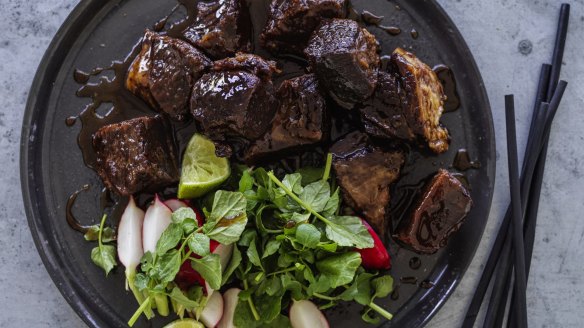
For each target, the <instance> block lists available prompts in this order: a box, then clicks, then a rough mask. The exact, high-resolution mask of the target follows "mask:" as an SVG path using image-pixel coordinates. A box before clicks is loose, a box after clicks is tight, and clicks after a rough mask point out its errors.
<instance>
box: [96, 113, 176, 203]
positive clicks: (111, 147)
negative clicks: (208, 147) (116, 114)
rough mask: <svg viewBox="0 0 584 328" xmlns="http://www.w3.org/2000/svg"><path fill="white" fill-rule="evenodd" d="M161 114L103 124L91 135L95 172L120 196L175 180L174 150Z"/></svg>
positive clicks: (169, 133) (160, 186)
mask: <svg viewBox="0 0 584 328" xmlns="http://www.w3.org/2000/svg"><path fill="white" fill-rule="evenodd" d="M171 136H172V134H171V132H170V131H169V129H167V127H166V123H165V122H164V119H163V118H162V117H161V116H156V117H139V118H135V119H131V120H127V121H123V122H121V123H115V124H110V125H106V126H104V127H102V128H100V129H99V130H98V131H97V132H96V133H95V134H94V136H93V148H94V150H95V152H96V154H97V162H96V167H95V168H96V171H97V173H98V174H99V176H100V177H101V178H102V180H103V182H104V184H105V185H106V187H107V188H108V189H110V190H112V191H114V192H116V193H118V194H120V195H122V196H129V195H132V194H134V193H137V192H140V191H157V190H158V189H160V188H162V187H165V186H168V185H170V184H172V183H176V182H178V179H179V172H178V165H177V160H176V154H175V152H176V150H175V146H174V144H173V142H172V139H171Z"/></svg>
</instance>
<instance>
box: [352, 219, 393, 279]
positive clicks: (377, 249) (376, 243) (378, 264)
mask: <svg viewBox="0 0 584 328" xmlns="http://www.w3.org/2000/svg"><path fill="white" fill-rule="evenodd" d="M361 222H363V225H365V227H366V228H367V231H369V234H370V235H371V237H373V247H371V248H365V249H357V252H359V254H361V260H362V262H361V265H362V266H363V267H364V268H365V269H370V270H384V269H385V270H388V269H389V268H391V259H390V257H389V254H388V253H387V249H386V248H385V245H383V242H382V241H381V239H380V238H379V236H378V235H377V233H376V232H375V231H373V228H371V226H370V225H369V223H367V221H365V220H363V219H361Z"/></svg>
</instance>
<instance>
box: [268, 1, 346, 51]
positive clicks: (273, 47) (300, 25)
mask: <svg viewBox="0 0 584 328" xmlns="http://www.w3.org/2000/svg"><path fill="white" fill-rule="evenodd" d="M346 15H347V10H346V0H273V1H272V3H271V5H270V15H269V17H268V22H267V24H266V27H265V28H264V30H263V32H262V34H261V35H260V42H261V44H262V46H263V47H264V48H266V49H267V50H269V51H270V52H272V53H274V54H283V53H284V54H285V53H289V54H295V55H303V53H302V51H303V50H304V48H305V47H306V45H307V43H308V39H309V38H310V36H311V34H312V32H313V31H314V29H315V28H316V27H317V26H318V25H319V24H320V22H321V21H322V20H323V19H327V18H344V17H345V16H346Z"/></svg>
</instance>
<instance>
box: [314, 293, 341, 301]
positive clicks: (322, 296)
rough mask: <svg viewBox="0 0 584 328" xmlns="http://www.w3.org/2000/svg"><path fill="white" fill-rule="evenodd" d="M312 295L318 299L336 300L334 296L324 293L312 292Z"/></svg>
mask: <svg viewBox="0 0 584 328" xmlns="http://www.w3.org/2000/svg"><path fill="white" fill-rule="evenodd" d="M312 296H314V297H318V298H320V299H323V300H327V301H336V300H337V299H336V298H334V297H330V296H326V295H323V294H319V293H312Z"/></svg>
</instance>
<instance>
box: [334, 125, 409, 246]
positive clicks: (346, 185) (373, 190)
mask: <svg viewBox="0 0 584 328" xmlns="http://www.w3.org/2000/svg"><path fill="white" fill-rule="evenodd" d="M330 152H331V153H332V154H333V169H334V170H335V174H336V177H337V181H338V183H339V186H340V187H341V189H342V191H343V199H344V200H345V202H346V203H347V205H349V206H351V207H352V208H353V209H355V210H356V211H358V212H361V213H362V214H363V216H364V218H365V219H366V220H367V222H369V224H371V226H372V227H373V229H375V231H376V232H377V233H378V234H379V236H380V237H381V238H382V239H384V238H385V236H386V230H387V221H388V220H387V219H388V213H387V208H388V207H389V200H390V187H391V185H392V184H393V183H394V182H395V181H397V179H398V178H399V174H400V171H401V168H402V166H403V164H404V161H405V156H404V153H403V152H402V151H400V150H386V149H382V148H380V147H378V146H376V145H373V144H372V143H371V142H370V140H369V138H368V137H367V135H365V134H363V133H361V132H358V131H357V132H352V133H350V134H349V135H347V136H346V137H345V138H343V139H341V140H340V141H337V142H336V143H335V144H334V145H333V147H332V148H331V150H330Z"/></svg>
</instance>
